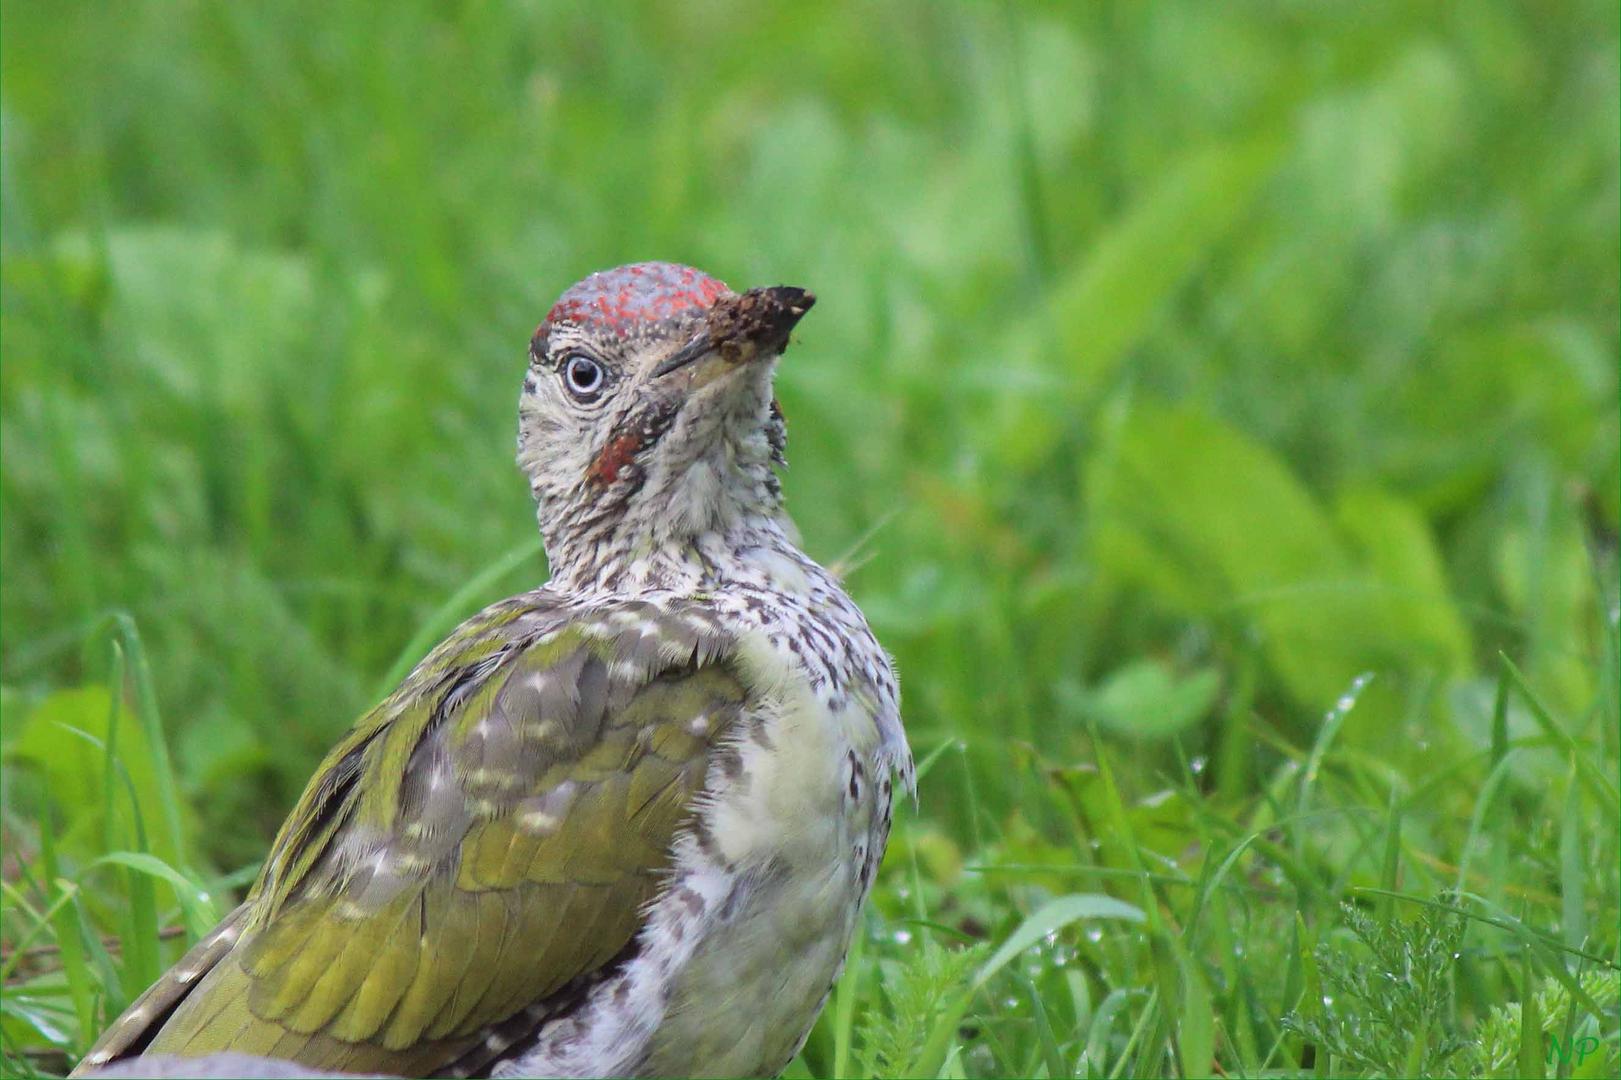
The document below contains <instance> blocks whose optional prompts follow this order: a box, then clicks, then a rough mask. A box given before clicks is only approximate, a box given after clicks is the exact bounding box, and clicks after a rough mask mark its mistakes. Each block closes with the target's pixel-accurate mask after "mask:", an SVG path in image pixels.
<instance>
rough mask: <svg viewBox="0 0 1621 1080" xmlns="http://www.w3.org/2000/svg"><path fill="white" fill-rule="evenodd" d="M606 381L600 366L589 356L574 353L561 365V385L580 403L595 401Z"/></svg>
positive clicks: (606, 377)
mask: <svg viewBox="0 0 1621 1080" xmlns="http://www.w3.org/2000/svg"><path fill="white" fill-rule="evenodd" d="M607 381H608V376H607V373H606V372H604V371H603V370H602V365H601V364H599V363H597V362H596V361H595V360H593V359H591V358H590V357H589V356H582V355H580V354H579V353H575V354H574V355H573V356H571V357H569V358H568V360H567V362H565V363H564V364H563V385H564V386H566V387H568V392H569V393H571V394H573V395H574V396H575V397H576V398H578V399H579V400H580V401H595V400H596V397H597V395H598V394H600V393H602V386H603V384H604V383H605V382H607Z"/></svg>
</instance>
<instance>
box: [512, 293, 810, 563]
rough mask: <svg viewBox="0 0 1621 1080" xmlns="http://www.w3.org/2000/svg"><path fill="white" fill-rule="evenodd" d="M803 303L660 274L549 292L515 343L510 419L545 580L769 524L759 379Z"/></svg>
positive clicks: (773, 483)
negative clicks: (553, 297) (515, 392)
mask: <svg viewBox="0 0 1621 1080" xmlns="http://www.w3.org/2000/svg"><path fill="white" fill-rule="evenodd" d="M815 302H816V298H815V297H814V296H812V295H811V294H810V293H808V292H806V291H805V290H803V289H796V288H792V287H789V286H777V287H774V288H764V289H750V290H748V291H747V292H743V293H736V292H733V291H731V290H730V289H729V288H727V287H726V286H725V285H724V284H723V283H721V282H720V281H717V280H716V279H714V278H712V277H710V276H709V275H707V274H705V273H702V272H701V271H698V270H694V269H692V268H691V267H686V266H677V265H674V264H671V263H637V264H635V265H631V266H621V267H618V268H617V269H614V270H606V271H603V272H601V273H597V274H592V275H591V276H590V277H588V278H586V279H585V280H584V281H581V282H579V283H578V284H576V285H574V286H573V287H572V288H570V289H569V290H568V291H567V292H565V293H563V295H562V297H560V298H559V299H558V301H557V303H556V304H555V305H553V307H552V309H551V311H550V312H549V313H548V314H547V316H546V319H545V321H544V322H542V323H541V324H540V328H539V329H538V330H536V331H535V336H534V339H533V340H532V341H531V342H530V346H529V370H528V372H527V374H526V375H525V377H524V383H523V395H522V397H521V398H520V400H519V407H518V464H519V466H520V467H521V468H522V469H523V470H524V472H525V473H527V474H528V476H529V484H530V490H531V491H532V492H533V493H534V496H535V501H536V503H537V504H538V507H539V518H540V526H541V532H542V533H543V534H544V536H545V539H546V554H547V559H548V561H549V562H550V563H551V566H552V572H553V576H554V578H556V577H559V576H560V575H564V576H569V577H572V578H575V579H577V580H586V579H589V578H591V577H593V576H596V577H600V576H601V575H602V571H603V570H604V569H606V570H608V571H610V572H611V571H612V570H613V569H614V568H615V565H616V564H621V563H622V564H626V565H628V564H629V563H630V562H632V561H633V560H636V559H642V558H646V557H647V556H648V555H649V553H651V552H654V551H658V550H668V549H671V548H680V547H685V546H686V545H688V544H689V543H690V542H691V541H692V540H693V539H694V538H696V537H700V536H702V535H704V534H706V533H724V532H726V531H727V530H729V529H731V528H734V527H736V526H738V525H740V524H746V523H747V522H748V521H750V520H756V519H757V520H770V519H772V518H774V517H775V516H776V515H777V513H778V510H779V507H780V502H781V494H780V490H779V487H778V483H777V477H776V474H775V472H774V471H773V468H772V466H773V464H775V463H780V462H781V461H782V451H783V445H784V441H785V429H784V426H783V420H782V413H781V411H780V410H779V409H778V408H777V404H776V401H775V399H774V398H773V396H772V378H773V375H774V373H775V370H776V364H777V358H778V357H779V356H781V354H782V350H783V348H784V347H785V346H786V345H787V343H788V334H789V331H791V330H792V329H793V327H794V324H796V323H797V322H798V321H799V319H800V317H801V316H803V315H804V314H805V312H806V311H808V310H809V309H810V306H811V305H812V304H813V303H815Z"/></svg>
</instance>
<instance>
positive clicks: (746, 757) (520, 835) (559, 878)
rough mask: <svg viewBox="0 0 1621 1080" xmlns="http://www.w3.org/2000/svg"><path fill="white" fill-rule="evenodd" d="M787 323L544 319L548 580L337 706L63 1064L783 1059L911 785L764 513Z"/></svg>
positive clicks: (533, 373)
mask: <svg viewBox="0 0 1621 1080" xmlns="http://www.w3.org/2000/svg"><path fill="white" fill-rule="evenodd" d="M813 302H814V298H813V297H812V296H811V294H810V293H807V292H805V291H803V290H801V289H795V288H788V287H778V288H765V289H752V290H749V291H748V292H744V293H734V292H732V291H731V290H730V289H728V288H727V287H726V286H725V285H723V284H721V283H720V282H719V281H717V280H715V279H714V278H711V277H709V276H708V275H706V274H703V273H700V272H699V271H696V270H693V269H691V268H688V267H682V266H675V265H671V264H667V263H642V264H638V265H634V266H625V267H620V268H618V269H615V270H610V271H606V272H604V273H599V274H593V275H592V276H590V277H588V278H586V279H585V280H584V281H582V282H580V283H579V284H577V285H575V286H574V287H573V288H571V289H569V290H568V291H567V292H566V293H564V294H563V296H562V298H561V299H560V300H559V301H558V303H557V304H556V306H554V307H553V308H552V309H551V311H550V313H549V314H548V315H547V317H546V319H545V321H544V322H542V323H541V325H540V328H539V329H538V330H537V331H536V333H535V335H534V339H533V340H532V341H531V343H530V348H529V365H528V371H527V373H526V375H525V377H524V381H523V393H522V395H521V397H520V399H519V427H518V463H519V465H520V466H521V467H522V469H523V471H524V472H525V473H526V474H527V475H528V477H529V484H530V490H531V491H532V492H533V493H534V497H535V500H536V502H537V504H538V506H539V520H540V528H541V532H542V533H543V534H544V538H545V546H546V557H547V561H548V564H549V566H550V570H551V578H550V580H549V581H547V582H546V583H545V584H544V585H542V586H541V587H540V588H538V589H536V590H534V591H533V592H528V593H524V594H522V595H519V596H514V597H512V598H510V599H507V600H503V601H501V602H499V603H497V604H494V605H492V606H490V607H488V608H486V609H484V610H483V611H481V612H479V613H478V614H477V615H474V616H473V617H472V618H471V619H469V620H468V621H467V622H465V623H463V624H462V625H461V626H460V627H458V628H457V629H456V630H455V631H454V632H453V633H452V634H451V635H450V637H449V638H447V639H446V640H445V641H444V642H443V643H442V644H440V645H439V646H438V647H437V648H435V649H434V650H433V651H432V652H431V653H429V654H428V656H427V658H426V659H424V660H423V661H422V662H421V663H420V664H418V665H417V667H416V669H415V670H414V671H412V672H411V674H410V675H409V676H408V677H407V678H406V679H405V681H404V682H403V683H402V684H401V685H400V687H399V688H398V689H397V690H395V691H394V692H393V693H392V694H391V695H389V697H388V698H387V699H386V700H384V701H383V702H382V704H380V705H378V706H377V707H376V708H375V709H373V710H372V711H371V712H369V713H367V714H366V715H365V716H363V717H361V719H360V720H359V722H358V723H356V724H355V726H354V727H353V728H352V729H351V730H350V731H349V732H348V734H347V735H345V736H344V737H343V739H342V740H341V741H340V742H339V743H338V745H337V746H336V747H335V748H334V749H333V750H332V752H331V753H330V754H329V755H327V758H326V760H325V761H324V762H322V764H321V767H320V770H319V771H318V772H317V773H316V775H315V777H314V778H313V779H312V780H311V781H310V783H309V786H308V787H307V788H306V789H305V791H304V794H303V797H302V798H301V799H300V800H299V801H298V804H297V806H295V807H294V809H293V811H292V814H291V816H290V817H288V819H287V821H286V823H285V824H283V826H282V828H281V831H280V833H279V834H278V835H277V837H276V840H275V843H274V846H273V847H272V848H271V851H270V854H269V857H268V858H267V859H266V861H265V865H264V869H263V871H262V872H261V873H260V875H259V879H258V881H257V883H256V884H255V885H254V886H253V889H252V891H251V892H250V893H249V894H248V898H247V900H246V901H245V902H244V903H243V904H242V905H241V906H240V907H238V908H237V909H236V910H235V911H233V912H232V913H231V914H230V915H229V916H228V917H227V918H226V919H225V921H224V922H222V923H221V924H220V925H219V926H218V927H217V928H215V929H214V931H213V932H212V933H210V934H209V935H208V936H206V937H205V938H204V939H203V940H202V941H201V942H199V943H198V944H197V946H196V947H195V948H193V949H192V950H191V951H190V952H189V953H187V954H186V955H185V957H184V958H182V959H181V961H180V962H179V963H178V964H177V965H176V966H175V967H174V968H173V970H171V971H169V972H168V973H167V974H166V975H164V976H163V978H162V979H160V980H159V981H158V982H157V983H156V984H155V985H154V986H152V987H151V988H150V989H149V990H147V991H146V993H145V994H143V995H142V996H141V997H140V998H139V999H138V1000H137V1001H136V1002H135V1003H134V1004H133V1005H132V1006H131V1007H130V1008H129V1010H128V1011H127V1012H125V1014H124V1015H123V1016H122V1017H120V1018H119V1019H118V1021H117V1022H116V1023H114V1024H113V1025H112V1027H110V1028H109V1029H108V1030H107V1032H106V1034H104V1035H103V1036H102V1038H101V1040H100V1042H99V1043H97V1045H96V1046H95V1048H94V1049H93V1050H92V1051H91V1053H90V1054H89V1055H88V1056H87V1057H86V1058H85V1059H84V1061H83V1062H82V1063H81V1065H80V1068H81V1070H83V1069H93V1068H97V1067H101V1066H104V1065H107V1064H108V1063H111V1062H119V1061H121V1060H123V1059H129V1058H131V1057H133V1056H135V1055H152V1057H149V1058H143V1059H142V1060H141V1061H130V1062H128V1063H127V1064H125V1065H122V1066H119V1068H122V1069H126V1070H128V1069H135V1070H139V1069H140V1067H141V1065H142V1062H143V1061H144V1062H146V1063H147V1064H149V1065H151V1066H153V1067H154V1071H157V1066H158V1065H159V1064H160V1061H159V1058H158V1057H157V1055H177V1056H179V1057H181V1058H186V1059H195V1058H199V1057H203V1056H205V1055H221V1054H225V1053H229V1054H231V1055H233V1056H231V1057H228V1058H215V1059H213V1060H216V1061H219V1060H224V1061H228V1062H230V1063H231V1064H232V1065H234V1066H235V1067H236V1068H241V1067H242V1062H244V1061H251V1060H254V1059H251V1058H242V1057H239V1056H236V1055H243V1054H246V1055H254V1056H255V1057H256V1058H258V1059H263V1058H274V1059H283V1060H284V1061H291V1062H296V1063H297V1066H298V1068H302V1069H308V1070H334V1071H340V1072H373V1073H387V1074H397V1075H403V1076H430V1075H431V1076H490V1075H494V1076H688V1075H699V1076H759V1075H772V1074H775V1073H778V1072H780V1071H781V1070H782V1069H783V1067H784V1066H785V1065H786V1064H787V1063H788V1061H789V1060H790V1059H791V1058H792V1057H793V1055H794V1054H795V1053H797V1052H798V1050H799V1048H800V1046H801V1044H802V1043H803V1042H804V1040H805V1037H806V1035H807V1034H808V1032H809V1030H810V1027H811V1024H812V1023H813V1022H814V1021H815V1019H816V1016H817V1014H818V1013H819V1012H820V1010H821V1008H822V1005H823V1003H824V1002H825V1001H826V999H827V995H828V992H829V989H830V987H831V985H832V983H833V982H834V980H835V979H836V978H837V977H838V974H839V971H840V968H841V967H842V965H843V962H844V955H845V951H846V949H847V947H848V945H849V942H850V937H851V934H852V933H853V932H854V929H855V926H856V920H857V914H858V912H859V909H860V906H861V903H862V901H863V899H864V898H865V896H866V894H867V892H868V889H869V887H870V886H871V884H872V880H873V875H874V872H875V870H876V867H877V865H878V862H879V860H880V859H881V858H882V856H883V851H884V845H885V841H886V840H887V838H888V833H889V821H890V804H891V795H892V792H893V784H894V781H895V779H896V778H898V779H899V781H900V783H901V784H902V786H903V787H904V788H906V789H908V790H910V789H912V787H913V784H914V774H913V767H912V759H911V755H910V753H909V752H908V750H907V745H906V738H905V734H904V732H903V731H902V728H901V722H900V712H899V698H898V692H897V688H896V683H895V675H894V672H893V670H892V668H891V666H890V661H889V659H888V657H887V656H886V655H885V653H884V651H883V649H881V648H880V647H879V645H878V643H877V642H876V641H875V640H874V638H873V635H872V632H871V631H870V630H869V629H868V627H867V622H866V620H865V619H864V618H863V617H862V615H861V612H860V611H859V610H858V609H857V608H856V606H855V605H854V604H853V603H852V602H851V601H850V599H849V597H847V596H846V595H845V594H844V592H843V590H842V589H841V588H840V587H839V584H838V582H837V581H836V580H835V579H834V578H833V577H832V575H830V574H829V573H828V572H827V571H826V570H824V569H823V568H822V567H821V566H819V565H817V564H816V563H815V562H813V561H811V560H810V559H809V558H807V557H806V556H805V555H804V554H803V553H802V552H801V551H800V550H799V549H798V548H797V547H796V546H795V543H794V541H793V539H792V536H793V532H792V527H791V525H789V523H788V522H787V519H786V517H785V515H784V513H783V509H782V495H781V489H780V487H779V485H778V480H777V476H776V472H775V466H777V465H780V464H782V463H783V446H784V441H785V428H784V422H783V416H782V412H781V410H780V409H779V408H778V407H777V403H776V401H775V399H774V397H773V394H772V381H773V376H774V373H775V369H776V365H777V362H778V358H779V357H780V355H781V353H782V350H783V349H784V347H785V346H786V345H787V342H788V334H789V331H790V330H791V329H792V328H793V327H794V325H795V324H796V323H797V322H798V321H799V319H800V317H801V316H803V315H804V313H805V312H806V310H808V309H809V308H810V306H811V304H812V303H813ZM189 1067H192V1068H195V1069H197V1070H198V1074H199V1075H201V1074H203V1072H204V1071H206V1068H207V1066H206V1065H199V1064H196V1063H193V1065H191V1066H189ZM280 1068H281V1069H283V1070H286V1069H288V1068H289V1066H286V1065H282V1066H280ZM273 1071H274V1069H271V1068H267V1072H273ZM140 1075H151V1074H150V1073H140Z"/></svg>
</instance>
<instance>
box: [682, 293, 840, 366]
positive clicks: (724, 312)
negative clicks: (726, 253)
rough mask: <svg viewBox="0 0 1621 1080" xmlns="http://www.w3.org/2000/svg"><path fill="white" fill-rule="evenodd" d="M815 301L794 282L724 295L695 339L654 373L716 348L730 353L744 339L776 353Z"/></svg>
mask: <svg viewBox="0 0 1621 1080" xmlns="http://www.w3.org/2000/svg"><path fill="white" fill-rule="evenodd" d="M815 304H816V296H815V294H814V293H811V292H808V291H806V290H805V289H801V288H797V287H795V286H793V285H774V286H772V287H770V288H765V289H750V290H749V291H748V292H746V293H733V294H731V295H729V296H723V297H721V298H720V299H719V300H716V301H715V304H714V306H713V307H711V308H710V309H709V312H708V314H707V315H706V317H705V319H704V325H703V326H702V327H701V328H700V329H699V330H698V332H697V333H696V334H694V335H693V337H692V340H691V341H689V342H687V343H686V344H685V345H683V346H681V348H680V349H678V350H677V351H676V352H675V353H674V354H673V355H671V356H670V357H668V358H667V359H666V360H665V361H664V362H663V363H661V364H659V366H658V367H656V368H654V369H653V377H654V378H658V377H660V376H662V375H668V374H669V373H670V372H672V371H678V370H680V369H681V368H684V367H686V366H687V365H688V364H690V363H692V362H693V361H694V360H697V359H698V358H699V357H701V356H704V355H705V354H707V353H709V352H712V351H714V350H716V349H720V350H722V351H725V352H728V353H730V352H731V351H732V350H733V349H735V348H736V347H737V346H739V345H742V344H743V343H744V342H750V343H752V344H753V345H754V349H753V350H750V352H751V353H752V354H754V355H760V356H775V355H776V354H777V353H780V352H782V350H783V349H785V348H786V347H787V346H788V335H789V333H790V332H791V331H792V330H793V328H794V327H795V326H796V325H797V324H798V323H799V320H800V319H803V318H804V317H805V312H807V311H809V310H810V309H811V308H812V307H813V306H815ZM745 355H748V354H745Z"/></svg>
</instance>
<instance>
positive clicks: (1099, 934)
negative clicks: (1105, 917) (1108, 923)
mask: <svg viewBox="0 0 1621 1080" xmlns="http://www.w3.org/2000/svg"><path fill="white" fill-rule="evenodd" d="M1086 940H1088V941H1090V942H1092V943H1093V944H1094V945H1095V944H1097V943H1098V942H1100V941H1102V940H1103V931H1102V930H1100V929H1098V928H1097V927H1095V926H1094V927H1092V928H1091V929H1089V930H1088V931H1087V932H1086Z"/></svg>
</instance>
